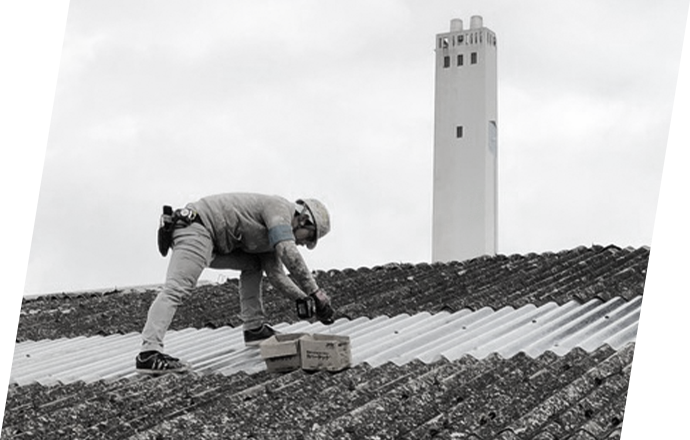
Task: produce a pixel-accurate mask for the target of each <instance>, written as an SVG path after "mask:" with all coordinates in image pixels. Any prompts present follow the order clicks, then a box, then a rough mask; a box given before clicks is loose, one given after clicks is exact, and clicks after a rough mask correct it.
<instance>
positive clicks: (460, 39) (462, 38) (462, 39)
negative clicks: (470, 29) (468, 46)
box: [458, 35, 465, 44]
mask: <svg viewBox="0 0 690 440" xmlns="http://www.w3.org/2000/svg"><path fill="white" fill-rule="evenodd" d="M463 41H465V36H464V35H459V36H458V44H460V43H462V42H463Z"/></svg>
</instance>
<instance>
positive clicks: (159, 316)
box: [141, 223, 265, 353]
mask: <svg viewBox="0 0 690 440" xmlns="http://www.w3.org/2000/svg"><path fill="white" fill-rule="evenodd" d="M173 243H174V244H173V249H172V255H171V256H170V263H169V264H168V271H167V274H166V278H165V285H164V286H163V289H162V290H161V291H160V292H159V293H158V295H157V296H156V299H155V300H154V301H153V303H152V304H151V307H150V308H149V312H148V317H147V319H146V324H145V325H144V330H143V331H142V335H141V336H142V340H143V342H142V346H141V351H148V350H157V351H159V352H161V353H162V352H163V339H164V337H165V333H166V332H167V330H168V328H169V327H170V323H171V322H172V319H173V317H174V316H175V312H176V311H177V307H178V306H179V305H180V304H182V302H183V301H184V299H185V297H186V296H187V295H189V293H190V292H191V290H192V288H194V287H195V286H196V283H197V281H198V280H199V276H201V272H202V271H203V270H204V268H206V267H212V268H215V269H234V270H240V271H242V272H241V274H240V285H239V290H240V317H241V319H242V321H243V326H244V329H245V330H247V329H254V328H257V327H259V326H261V325H262V324H263V323H264V321H265V316H264V309H263V303H262V301H261V277H262V273H263V271H262V268H261V260H260V258H259V256H258V255H252V254H247V253H244V252H233V253H231V254H224V255H214V254H213V241H212V239H211V234H210V233H209V232H208V230H207V229H206V228H205V227H204V226H202V225H200V224H198V223H192V224H191V225H189V226H187V227H185V228H179V229H175V231H174V232H173Z"/></svg>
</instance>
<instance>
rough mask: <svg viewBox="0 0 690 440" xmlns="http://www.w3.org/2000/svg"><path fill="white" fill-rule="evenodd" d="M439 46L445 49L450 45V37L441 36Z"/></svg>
mask: <svg viewBox="0 0 690 440" xmlns="http://www.w3.org/2000/svg"><path fill="white" fill-rule="evenodd" d="M438 46H439V47H440V48H442V49H445V48H447V47H448V38H441V39H440V40H439V42H438Z"/></svg>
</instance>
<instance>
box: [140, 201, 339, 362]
mask: <svg viewBox="0 0 690 440" xmlns="http://www.w3.org/2000/svg"><path fill="white" fill-rule="evenodd" d="M163 211H164V212H163V215H162V216H161V225H160V227H159V230H158V247H159V251H160V252H161V255H163V256H166V255H167V253H168V249H169V248H172V255H171V257H170V262H169V265H168V271H167V275H166V279H165V284H164V286H163V288H162V290H161V291H160V292H159V294H158V295H157V296H156V299H155V300H154V301H153V303H152V304H151V307H150V308H149V311H148V317H147V320H146V324H145V325H144V329H143V331H142V340H143V342H142V345H141V350H140V353H139V354H138V355H137V357H136V369H137V371H139V372H142V373H150V374H160V373H168V372H184V371H186V370H187V369H188V365H187V364H186V363H185V362H183V361H180V360H179V359H177V358H174V357H172V356H169V355H167V354H165V353H164V345H163V339H164V336H165V333H166V332H167V330H168V327H169V326H170V323H171V322H172V319H173V317H174V315H175V312H176V310H177V307H178V306H179V305H180V304H182V302H183V300H184V299H185V297H186V296H187V295H189V293H190V292H191V290H192V288H193V287H194V286H196V283H197V281H198V279H199V276H200V275H201V272H202V271H203V270H204V269H205V268H207V267H210V268H215V269H234V270H239V271H241V273H240V279H239V291H240V317H241V319H242V321H243V330H244V341H245V344H246V345H248V346H251V345H257V344H259V343H260V342H261V341H263V340H265V339H268V338H269V337H271V336H272V335H274V334H275V330H274V329H272V328H271V327H270V326H269V325H268V324H267V323H266V317H265V314H264V308H263V303H262V300H261V282H262V276H263V274H264V273H265V274H266V277H267V279H268V281H269V282H270V283H271V285H273V287H275V288H276V289H277V290H278V291H280V292H282V293H283V294H284V295H287V296H288V297H289V298H292V299H294V300H295V303H296V310H297V316H298V317H299V318H300V319H309V318H312V317H316V318H317V319H318V320H319V321H321V322H322V323H324V324H327V325H328V324H331V323H333V316H334V310H333V307H332V306H331V302H330V299H329V297H328V295H326V293H325V292H324V291H323V290H322V289H320V288H319V286H318V285H317V284H316V281H315V280H314V277H313V276H312V273H311V271H310V270H309V268H308V267H307V265H306V263H305V262H304V259H303V258H302V255H301V254H300V252H299V250H298V248H297V246H306V247H307V248H308V249H313V248H314V247H315V246H316V244H317V242H318V241H319V239H321V238H322V237H323V236H324V235H326V234H327V233H328V232H329V231H330V228H331V222H330V216H329V214H328V210H327V209H326V207H325V206H324V205H323V203H321V202H320V201H318V200H316V199H300V200H297V201H296V202H290V201H288V200H287V199H285V198H282V197H279V196H272V195H264V194H252V193H226V194H217V195H212V196H208V197H204V198H201V199H200V200H198V201H196V202H193V203H189V204H187V206H185V207H184V208H182V209H177V210H175V211H173V210H172V208H171V207H169V206H166V207H164V209H163ZM284 268H287V270H288V271H289V272H290V275H291V277H289V276H288V275H286V273H285V271H284ZM293 279H294V281H293Z"/></svg>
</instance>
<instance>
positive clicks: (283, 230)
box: [268, 225, 295, 248]
mask: <svg viewBox="0 0 690 440" xmlns="http://www.w3.org/2000/svg"><path fill="white" fill-rule="evenodd" d="M286 240H293V241H294V240H295V235H294V234H293V233H292V227H291V226H290V225H277V226H274V227H272V228H271V229H269V230H268V242H269V244H270V245H271V248H274V247H275V246H276V245H277V244H278V243H280V242H281V241H286Z"/></svg>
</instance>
